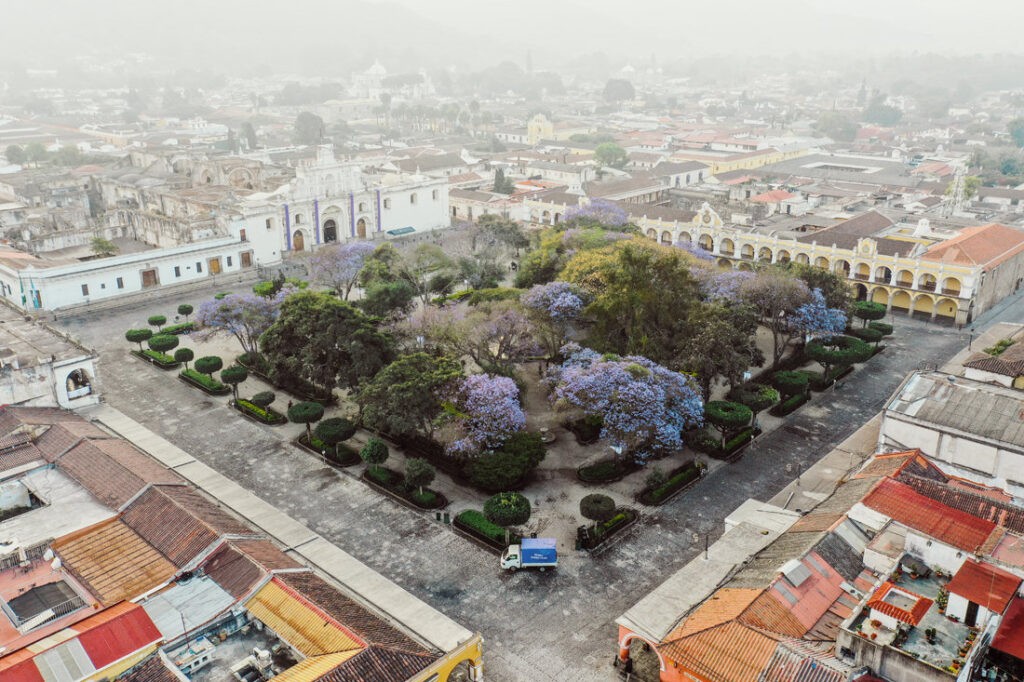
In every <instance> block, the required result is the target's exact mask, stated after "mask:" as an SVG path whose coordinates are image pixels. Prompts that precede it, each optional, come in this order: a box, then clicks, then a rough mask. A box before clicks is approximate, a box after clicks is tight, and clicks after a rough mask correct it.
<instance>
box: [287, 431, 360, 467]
mask: <svg viewBox="0 0 1024 682" xmlns="http://www.w3.org/2000/svg"><path fill="white" fill-rule="evenodd" d="M295 443H297V444H298V445H299V446H300V447H302V448H305V449H306V450H308V451H309V452H311V453H313V454H314V455H316V456H317V457H322V456H323V455H322V453H324V452H326V453H327V460H328V461H329V462H330V463H331V464H333V465H335V466H339V467H350V466H353V465H355V464H361V463H362V461H363V458H362V457H360V456H359V451H358V450H356V449H355V448H353V447H351V446H350V445H346V444H345V443H338V451H337V453H335V452H334V448H332V447H331V446H330V445H328V444H327V443H324V442H323V441H321V440H319V439H318V438H317V437H316V436H314V437H313V440H312V443H311V442H310V441H307V440H306V434H302V435H301V436H299V437H298V439H297V440H296V441H295Z"/></svg>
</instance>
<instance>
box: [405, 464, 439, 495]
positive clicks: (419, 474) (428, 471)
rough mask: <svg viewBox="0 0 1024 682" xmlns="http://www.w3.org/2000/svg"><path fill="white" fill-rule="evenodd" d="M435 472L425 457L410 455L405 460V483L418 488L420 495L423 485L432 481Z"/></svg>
mask: <svg viewBox="0 0 1024 682" xmlns="http://www.w3.org/2000/svg"><path fill="white" fill-rule="evenodd" d="M436 475H437V472H436V471H435V470H434V467H432V466H431V465H430V463H429V462H428V461H427V460H425V459H420V458H418V457H411V458H409V459H408V460H406V462H405V484H406V485H407V486H409V487H410V488H418V489H419V491H420V495H422V494H423V487H424V486H428V485H430V484H431V483H433V482H434V476H436Z"/></svg>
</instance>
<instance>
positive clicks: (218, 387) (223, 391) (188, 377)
mask: <svg viewBox="0 0 1024 682" xmlns="http://www.w3.org/2000/svg"><path fill="white" fill-rule="evenodd" d="M178 377H180V378H181V380H182V381H184V382H185V383H187V384H191V385H193V386H195V387H196V388H198V389H200V390H203V391H206V392H207V393H209V394H210V395H227V394H228V393H231V388H230V387H229V386H225V385H224V384H222V383H220V382H219V381H217V380H216V379H212V378H210V376H209V375H206V374H202V373H200V372H197V371H195V370H194V369H183V370H181V372H179V373H178Z"/></svg>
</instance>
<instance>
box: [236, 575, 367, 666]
mask: <svg viewBox="0 0 1024 682" xmlns="http://www.w3.org/2000/svg"><path fill="white" fill-rule="evenodd" d="M245 606H246V608H247V609H249V613H251V614H252V615H253V616H254V617H255V618H257V619H259V620H260V621H261V622H263V624H264V625H266V626H267V627H268V628H270V629H271V630H273V631H274V632H275V633H276V634H277V636H278V637H280V638H281V639H283V640H284V641H286V642H288V643H289V644H290V645H291V646H292V647H294V648H295V649H296V650H297V651H298V652H299V653H301V654H302V655H303V656H319V655H322V654H333V653H338V652H339V651H351V650H359V649H362V648H363V647H364V646H365V645H364V643H363V642H360V641H358V640H357V639H356V638H355V637H353V636H352V635H350V634H349V633H347V632H345V631H344V630H343V629H342V628H341V627H340V626H339V624H338V623H336V622H335V621H334V619H332V618H331V617H329V616H328V615H327V614H325V613H324V612H323V611H321V610H320V609H318V608H316V607H314V606H313V605H312V604H310V603H309V602H308V601H306V600H305V599H302V598H301V597H300V596H299V595H297V594H296V593H295V592H294V591H293V590H291V589H288V588H287V587H285V586H284V585H282V584H281V583H280V582H278V580H277V579H276V578H275V579H273V580H271V581H270V582H268V583H267V584H266V585H264V586H263V588H262V589H260V591H259V592H257V593H256V594H255V595H253V597H252V598H251V599H250V600H249V601H247V602H246V603H245Z"/></svg>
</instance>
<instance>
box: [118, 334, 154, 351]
mask: <svg viewBox="0 0 1024 682" xmlns="http://www.w3.org/2000/svg"><path fill="white" fill-rule="evenodd" d="M152 336H153V330H152V329H129V330H128V331H126V332H125V333H124V338H125V339H126V340H127V341H128V343H137V344H139V352H142V342H143V341H148V340H149V339H150V338H151V337H152Z"/></svg>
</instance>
